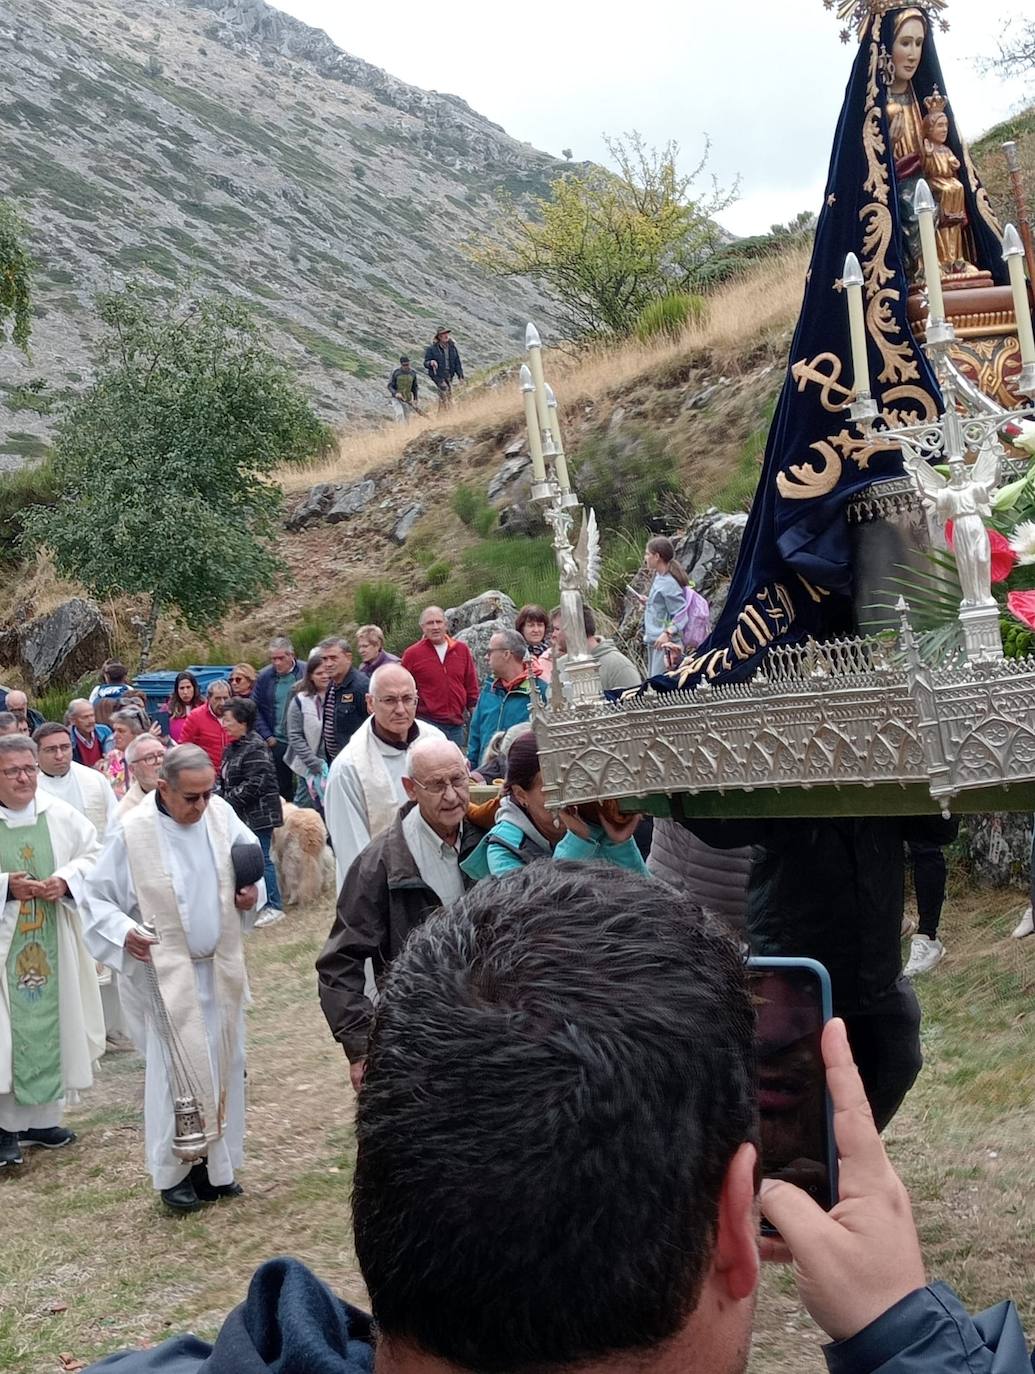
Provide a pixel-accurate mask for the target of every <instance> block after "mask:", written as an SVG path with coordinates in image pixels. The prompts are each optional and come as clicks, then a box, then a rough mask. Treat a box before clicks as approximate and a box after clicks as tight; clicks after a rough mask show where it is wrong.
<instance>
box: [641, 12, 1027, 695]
mask: <svg viewBox="0 0 1035 1374" xmlns="http://www.w3.org/2000/svg"><path fill="white" fill-rule="evenodd" d="M827 4H828V7H829V8H833V5H834V0H827ZM942 4H943V0H929V3H926V4H918V5H909V6H903V5H901V4H899V5H890V4H888V3H887V0H859V3H855V0H846V3H844V4H843V5H842V6H841V11H840V12H841V14H842V17H847V16H848V15H850V14H853V13H854V17H855V19H856V20H857V23H858V28H857V32H858V36H859V50H858V52H857V54H856V58H855V63H854V65H853V67H852V74H851V77H850V79H849V82H848V88H847V90H846V92H845V98H844V104H843V105H842V107H841V115H840V118H839V119H838V122H837V131H836V133H835V135H834V147H833V152H832V155H831V159H830V170H829V172H828V175H827V184H826V190H825V193H824V199H823V205H822V208H821V210H820V214H819V219H818V223H817V226H816V239H815V245H814V248H813V253H812V260H811V263H810V266H809V270H808V274H807V276H806V280H805V291H804V298H803V300H802V307H801V314H800V315H799V318H798V325H797V328H796V330H795V334H794V341H793V344H792V346H791V355H790V365H789V367H788V370H787V374H786V377H785V379H784V384H783V390H782V392H781V395H780V399H779V403H778V405H777V408H776V412H775V415H774V417H773V422H772V426H771V428H770V431H769V438H768V442H767V445H766V453H765V460H764V463H763V467H762V474H761V478H760V480H759V486H758V490H757V492H756V494H755V499H754V504H753V505H752V508H751V514H750V516H749V517H748V523H747V528H746V529H745V532H744V539H743V542H742V545H741V551H740V558H739V561H738V563H737V567H736V570H735V571H734V575H733V580H732V583H731V586H730V591H729V597H728V599H727V602H726V606H725V609H724V610H723V613H722V615H721V617H720V619H719V621H718V624H717V625H716V627H715V629H714V630H713V632H712V634H711V636H710V637H709V638H708V639H707V640H705V642H704V643H703V644H702V645H700V647H699V648H697V649H695V650H693V651H692V652H691V653H690V654H688V655H687V657H686V658H685V659H684V660H683V662H682V663H681V664H680V665H679V666H678V667H677V668H675V669H673V670H672V671H671V672H668V673H663V674H661V675H660V676H658V677H655V678H652V679H651V686H653V687H654V688H655V689H656V690H659V691H665V690H671V689H679V688H687V687H693V686H694V685H695V684H696V683H697V681H698V680H700V679H701V678H706V679H708V680H711V681H714V682H722V681H737V680H740V679H744V678H747V677H749V676H751V675H752V673H753V672H754V671H755V670H756V669H757V668H758V667H759V666H760V665H761V664H762V662H763V661H764V659H765V657H766V655H767V654H768V652H769V650H770V649H771V648H772V647H773V646H774V645H776V644H793V643H796V642H799V641H801V640H803V639H806V638H808V637H814V638H817V639H821V638H828V637H830V636H832V635H838V634H849V633H852V632H854V630H855V628H856V626H855V620H854V615H853V595H852V594H853V589H854V576H853V557H852V544H851V541H850V539H849V530H848V524H847V520H846V516H845V507H846V506H847V504H848V503H849V502H850V501H851V500H852V499H853V498H855V497H858V496H859V495H860V494H861V493H862V492H863V491H864V490H865V488H867V487H868V486H870V485H871V484H872V483H873V482H876V481H882V480H885V479H887V478H889V477H895V476H900V475H901V474H902V471H903V469H902V460H901V456H900V454H899V452H898V450H896V449H893V448H882V447H881V446H880V437H879V433H874V434H873V435H871V436H870V437H869V438H867V437H865V436H861V435H860V434H859V432H858V431H856V430H855V429H853V427H852V426H851V423H850V421H849V419H848V415H847V403H848V401H849V399H850V398H851V386H852V381H851V348H850V342H849V335H848V311H847V309H846V307H845V304H844V300H843V298H842V297H839V296H838V295H837V294H835V293H836V291H837V290H838V289H840V286H841V282H840V278H841V274H842V271H843V266H844V261H845V255H846V254H847V253H849V252H851V253H855V254H856V256H857V257H858V258H859V261H860V263H861V265H862V270H863V278H864V286H863V298H864V308H865V321H866V331H867V353H868V361H869V372H870V379H871V381H870V388H871V393H872V395H873V398H874V400H875V401H876V403H877V406H878V409H879V410H880V411H881V412H882V413H883V415H884V417H885V419H886V420H887V422H888V423H889V424H910V423H916V422H919V421H922V420H927V419H933V418H934V417H935V416H936V415H937V414H938V413H939V412H940V411H941V409H942V400H941V393H940V391H939V388H938V385H937V382H936V380H935V377H934V374H933V373H932V371H931V368H930V366H929V364H928V361H927V358H926V356H925V355H924V353H923V351H922V350H921V348H920V347H919V346H918V344H917V342H916V339H915V338H914V336H913V332H912V330H911V329H910V326H909V321H908V319H907V314H906V304H907V295H908V291H909V286H910V284H911V282H912V280H913V279H914V276H915V271H916V264H915V262H914V255H913V252H912V249H911V241H912V235H913V227H912V224H911V219H910V216H911V206H912V196H913V194H914V192H915V189H916V183H917V180H918V179H919V177H920V175H921V174H922V171H923V160H924V155H925V147H924V144H925V137H926V141H927V142H928V143H932V142H933V141H932V139H931V137H930V135H931V133H932V126H931V125H929V126H928V130H927V135H925V130H924V117H925V114H926V113H930V112H932V111H935V109H936V110H937V113H939V114H942V113H944V114H945V115H946V118H947V127H944V128H943V127H942V125H941V123H939V125H938V127H937V131H936V134H935V138H936V139H937V140H940V142H938V144H937V147H938V155H939V157H940V158H941V159H942V161H943V162H944V163H945V167H946V168H947V169H948V170H951V171H953V175H954V177H955V178H957V184H958V185H959V186H961V188H962V196H961V197H959V199H958V201H957V202H956V204H955V213H956V214H957V216H958V217H961V218H963V219H965V221H966V232H965V236H964V237H963V238H962V239H961V240H960V241H962V242H964V243H965V245H966V251H967V254H968V257H969V261H970V262H971V263H972V264H974V265H976V266H977V267H979V268H984V269H987V270H988V271H989V272H990V273H991V275H992V278H993V280H995V281H997V282H1002V281H1004V280H1005V275H1004V267H1003V262H1002V256H1001V254H1002V249H1001V247H1000V244H999V238H998V235H997V232H996V231H997V225H996V222H995V219H994V216H993V214H992V211H991V207H990V205H989V202H988V197H987V195H986V194H985V192H984V189H983V187H982V186H981V183H980V181H979V180H978V178H977V175H976V173H975V172H974V168H973V165H972V163H971V161H970V157H969V155H968V153H967V151H966V149H965V148H964V147H963V145H962V144H961V143H960V141H959V136H958V133H957V131H956V128H955V124H954V121H953V120H952V118H951V106H950V105H949V102H948V97H947V95H945V94H944V93H945V82H944V78H943V77H942V72H941V68H940V66H939V64H938V56H937V53H936V52H935V45H934V35H933V32H932V18H936V12H937V11H938V10H940V9H941V8H942ZM842 36H844V35H842ZM931 97H934V98H935V99H934V100H932V101H931V103H930V104H929V105H925V104H924V102H925V100H928V99H929V98H931ZM945 149H947V150H949V154H951V156H952V162H951V163H950V162H949V159H948V156H947V155H946V153H945V152H944V150H945ZM928 155H929V156H930V155H931V154H930V153H928ZM953 164H955V167H957V168H958V170H954V168H953ZM939 165H941V164H939ZM946 180H947V178H946ZM953 190H954V188H953ZM954 194H956V192H955V190H954ZM961 207H962V208H961ZM955 241H956V240H952V241H951V242H955Z"/></svg>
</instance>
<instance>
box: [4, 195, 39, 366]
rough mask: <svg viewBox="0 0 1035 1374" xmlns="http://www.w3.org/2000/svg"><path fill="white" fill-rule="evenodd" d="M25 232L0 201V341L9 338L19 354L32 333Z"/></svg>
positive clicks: (29, 262)
mask: <svg viewBox="0 0 1035 1374" xmlns="http://www.w3.org/2000/svg"><path fill="white" fill-rule="evenodd" d="M25 238H26V231H25V225H24V223H23V222H22V218H21V216H20V215H19V214H18V211H17V210H16V209H15V208H14V206H13V205H10V204H9V203H8V202H7V201H5V200H0V343H4V342H6V340H7V338H8V330H10V338H11V339H13V340H14V342H15V343H16V344H17V345H18V347H19V348H20V349H21V350H22V352H23V353H27V352H28V351H29V334H30V333H31V332H32V258H31V257H30V256H29V250H28V249H27V248H26V247H25Z"/></svg>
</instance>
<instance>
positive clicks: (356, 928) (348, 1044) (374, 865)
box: [316, 802, 482, 1062]
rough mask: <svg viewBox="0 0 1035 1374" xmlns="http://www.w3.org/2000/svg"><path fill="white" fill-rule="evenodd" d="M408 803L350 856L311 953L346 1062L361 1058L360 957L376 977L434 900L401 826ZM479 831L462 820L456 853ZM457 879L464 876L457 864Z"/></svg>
mask: <svg viewBox="0 0 1035 1374" xmlns="http://www.w3.org/2000/svg"><path fill="white" fill-rule="evenodd" d="M412 805H413V803H412V802H410V803H409V804H408V805H406V806H404V807H402V808H401V810H400V811H399V814H398V816H396V818H395V820H394V821H393V822H392V824H391V825H390V826H389V827H388V829H387V830H385V831H383V832H382V834H380V835H378V836H377V837H376V838H375V839H373V840H371V841H370V843H369V844H368V845H367V847H366V849H364V850H363V852H362V853H361V854H359V855H357V857H356V858H355V859H354V860H353V862H352V866H351V867H350V869H349V871H348V872H347V873H346V874H345V881H344V882H343V883H342V885H341V892H340V893H339V894H338V906H337V910H336V911H335V914H334V924H333V926H331V933H330V935H329V936H328V937H327V943H326V944H325V945H324V947H323V950H322V951H321V953H320V957H319V958H318V959H317V961H316V972H317V975H318V977H319V983H320V1006H321V1007H322V1008H323V1014H324V1016H325V1017H326V1018H327V1024H328V1025H329V1026H330V1028H331V1033H332V1035H333V1036H334V1038H335V1040H340V1041H341V1044H342V1047H343V1049H344V1050H345V1053H346V1054H347V1055H348V1057H349V1060H350V1061H351V1062H355V1061H356V1060H357V1059H363V1058H364V1057H365V1055H366V1052H367V1036H368V1034H369V1031H370V1021H371V1018H372V1016H373V1014H374V1008H373V1006H372V1005H371V1003H370V1001H369V999H368V998H367V996H366V993H365V991H364V988H365V986H366V977H365V974H364V967H363V966H364V964H365V962H366V960H367V959H370V960H371V961H372V962H373V965H374V977H375V978H376V979H378V980H380V978H381V977H382V975H383V974H384V972H385V969H387V967H388V965H389V964H390V963H391V962H392V960H393V959H394V958H395V956H396V955H397V954H398V953H399V951H400V950H401V949H402V947H403V945H404V943H405V942H406V937H407V936H408V935H409V933H410V931H411V930H413V929H414V928H415V927H416V926H419V925H421V924H422V922H424V921H425V920H426V919H427V917H428V916H429V915H430V914H431V912H433V911H434V910H435V909H436V908H437V907H440V906H441V905H442V903H441V902H440V901H439V899H438V895H437V894H436V893H435V892H433V891H432V889H431V888H430V887H428V886H427V885H426V883H425V882H424V879H423V878H422V877H421V876H420V872H419V870H418V868H417V864H416V861H415V860H414V857H413V855H412V854H411V853H410V847H409V845H408V844H407V843H406V837H405V835H404V834H403V828H402V821H403V817H404V816H405V815H406V813H407V811H409V810H410V808H411V807H412ZM481 838H482V832H481V831H480V830H478V829H477V828H476V827H474V826H472V825H469V824H468V823H467V822H465V823H464V825H463V828H462V830H461V832H460V858H461V859H466V858H467V856H468V854H470V853H471V851H472V850H473V849H474V848H475V846H476V845H477V844H478V842H479V840H480V839H481ZM461 876H462V877H463V880H464V886H465V887H470V886H471V880H470V879H468V877H467V875H466V874H464V873H463V871H462V870H461Z"/></svg>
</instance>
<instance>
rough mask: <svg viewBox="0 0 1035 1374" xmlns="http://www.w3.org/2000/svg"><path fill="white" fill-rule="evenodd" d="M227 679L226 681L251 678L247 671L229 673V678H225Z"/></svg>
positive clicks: (239, 680)
mask: <svg viewBox="0 0 1035 1374" xmlns="http://www.w3.org/2000/svg"><path fill="white" fill-rule="evenodd" d="M227 681H228V682H251V678H250V677H249V676H248V674H247V673H231V674H230V676H229V678H227Z"/></svg>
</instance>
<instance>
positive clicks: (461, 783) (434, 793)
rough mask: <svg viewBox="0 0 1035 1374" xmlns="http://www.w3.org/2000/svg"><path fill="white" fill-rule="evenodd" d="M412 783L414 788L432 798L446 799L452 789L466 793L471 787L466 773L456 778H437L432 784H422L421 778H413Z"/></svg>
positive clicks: (459, 774)
mask: <svg viewBox="0 0 1035 1374" xmlns="http://www.w3.org/2000/svg"><path fill="white" fill-rule="evenodd" d="M410 781H411V782H412V783H413V785H414V787H419V788H421V789H422V791H424V792H427V793H428V795H429V796H431V797H444V796H445V795H446V793H447V792H448V791H449V789H450V788H452V789H453V791H454V792H466V791H467V789H468V787H470V785H471V779H470V778H469V777H468V776H467V774H466V773H458V774H457V775H456V777H454V778H436V779H434V780H433V781H432V782H421V780H420V779H419V778H411V779H410Z"/></svg>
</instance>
